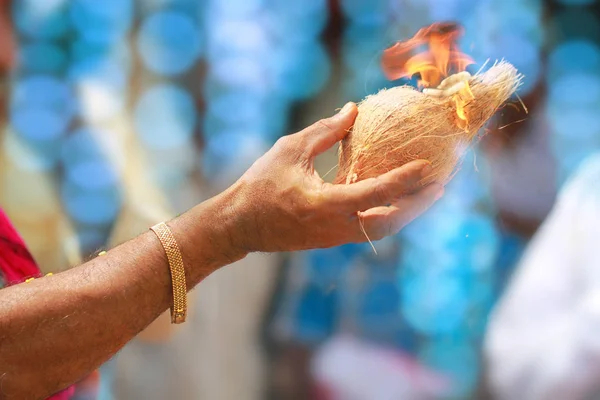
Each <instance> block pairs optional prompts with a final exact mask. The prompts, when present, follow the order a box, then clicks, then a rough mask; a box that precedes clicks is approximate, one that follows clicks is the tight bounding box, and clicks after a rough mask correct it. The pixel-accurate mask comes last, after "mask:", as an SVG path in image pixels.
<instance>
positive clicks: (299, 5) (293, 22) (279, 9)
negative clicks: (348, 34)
mask: <svg viewBox="0 0 600 400" xmlns="http://www.w3.org/2000/svg"><path fill="white" fill-rule="evenodd" d="M271 1H273V2H274V4H271V7H269V10H270V11H272V12H270V13H265V25H266V26H267V27H268V29H269V32H270V33H271V34H272V35H273V36H274V37H275V38H276V39H277V40H278V41H280V42H283V43H302V42H306V41H312V40H315V39H317V38H318V36H319V35H320V34H321V32H322V31H323V28H325V25H326V24H327V21H328V18H329V9H328V7H327V1H326V0H305V1H295V2H289V1H287V0H271Z"/></svg>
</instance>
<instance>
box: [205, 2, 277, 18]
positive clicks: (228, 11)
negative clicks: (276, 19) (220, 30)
mask: <svg viewBox="0 0 600 400" xmlns="http://www.w3.org/2000/svg"><path fill="white" fill-rule="evenodd" d="M211 7H212V10H210V11H212V12H215V13H216V14H217V15H216V16H219V15H220V16H227V17H229V16H249V15H253V14H256V13H257V12H258V11H260V10H261V9H263V8H265V7H266V4H265V0H228V1H220V0H216V1H213V2H211Z"/></svg>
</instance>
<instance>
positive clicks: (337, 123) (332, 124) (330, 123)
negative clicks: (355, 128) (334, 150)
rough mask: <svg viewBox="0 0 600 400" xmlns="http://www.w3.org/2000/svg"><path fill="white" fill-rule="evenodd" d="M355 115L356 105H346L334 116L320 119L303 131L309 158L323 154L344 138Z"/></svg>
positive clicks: (356, 112)
mask: <svg viewBox="0 0 600 400" xmlns="http://www.w3.org/2000/svg"><path fill="white" fill-rule="evenodd" d="M357 115H358V108H357V107H356V104H354V103H347V104H346V105H345V106H344V108H342V110H341V111H340V112H339V113H337V114H336V115H334V116H332V117H329V118H325V119H322V120H320V121H318V122H316V123H314V124H312V125H311V126H309V127H308V128H306V129H304V130H303V131H302V132H301V134H302V135H305V136H306V138H305V139H306V142H305V143H307V148H306V150H307V152H308V154H309V155H310V157H315V156H317V155H319V154H321V153H323V152H324V151H326V150H328V149H330V148H331V147H332V146H333V145H334V144H336V143H337V142H339V141H340V140H342V139H343V138H344V137H346V135H347V134H348V132H349V130H350V128H352V125H354V120H355V119H356V116H357Z"/></svg>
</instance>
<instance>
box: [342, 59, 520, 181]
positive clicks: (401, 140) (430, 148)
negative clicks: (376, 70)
mask: <svg viewBox="0 0 600 400" xmlns="http://www.w3.org/2000/svg"><path fill="white" fill-rule="evenodd" d="M521 77H522V75H520V74H519V73H518V72H517V70H516V69H515V67H513V66H512V65H511V64H510V63H508V62H504V61H502V62H499V63H497V64H495V65H494V66H492V67H491V68H490V69H489V70H487V71H486V72H483V73H479V74H476V75H474V76H472V77H470V78H469V80H468V84H469V86H470V89H471V92H472V94H473V98H472V99H470V100H469V101H468V102H466V103H464V104H463V105H464V117H466V119H461V118H460V117H459V113H457V104H458V102H457V101H456V98H455V96H448V97H434V96H431V95H427V94H424V93H423V92H421V91H418V90H416V89H415V88H413V87H410V86H402V87H395V88H393V89H387V90H382V91H380V92H379V93H377V94H375V95H371V96H368V97H367V98H365V99H364V100H363V101H362V102H361V103H360V104H359V106H358V111H359V112H358V116H357V118H356V122H355V123H354V127H353V128H352V131H351V132H350V133H349V134H348V135H347V136H346V138H345V139H344V140H343V141H342V143H341V145H340V152H339V170H338V175H337V177H336V179H335V182H336V183H353V182H356V181H360V180H363V179H367V178H371V177H376V176H379V175H381V174H382V173H385V172H387V171H390V170H392V169H394V168H397V167H400V166H402V165H404V164H406V163H407V162H409V161H412V160H417V159H425V160H429V161H430V162H431V163H432V172H431V174H430V175H429V176H427V177H424V178H423V179H422V180H421V182H420V183H421V185H423V186H424V185H427V184H429V183H432V182H438V183H441V184H446V183H447V182H448V181H449V180H450V179H451V178H452V176H453V174H454V172H455V170H456V169H457V165H458V164H459V162H460V160H461V158H462V156H463V155H464V153H465V152H466V151H467V149H468V148H469V146H470V145H471V143H472V142H473V140H474V139H475V138H476V137H477V136H478V132H479V130H480V129H481V128H482V127H483V126H484V124H485V123H486V122H487V121H488V120H489V119H490V118H491V117H492V116H493V115H494V113H495V112H496V110H498V108H499V107H501V106H502V105H503V104H504V103H505V102H506V101H507V100H508V99H509V98H510V96H511V95H512V94H513V93H514V92H515V90H516V89H517V88H518V86H519V84H520V81H521Z"/></svg>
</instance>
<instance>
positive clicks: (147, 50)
mask: <svg viewBox="0 0 600 400" xmlns="http://www.w3.org/2000/svg"><path fill="white" fill-rule="evenodd" d="M199 37H200V30H199V29H198V26H197V25H196V24H195V23H194V21H193V20H192V19H191V18H190V17H188V16H187V15H185V14H183V13H180V12H174V11H163V12H158V13H155V14H153V15H151V16H150V17H148V18H146V19H145V20H144V22H143V24H142V27H141V29H140V33H139V36H138V49H139V51H140V54H141V56H142V60H143V61H144V64H145V65H146V67H148V68H149V69H150V70H152V71H153V72H155V73H157V74H161V75H166V76H173V75H178V74H181V73H183V72H185V71H187V70H188V69H190V68H191V67H192V65H193V64H194V63H195V62H196V59H197V58H198V56H199V54H200V38H199Z"/></svg>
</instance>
